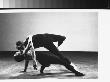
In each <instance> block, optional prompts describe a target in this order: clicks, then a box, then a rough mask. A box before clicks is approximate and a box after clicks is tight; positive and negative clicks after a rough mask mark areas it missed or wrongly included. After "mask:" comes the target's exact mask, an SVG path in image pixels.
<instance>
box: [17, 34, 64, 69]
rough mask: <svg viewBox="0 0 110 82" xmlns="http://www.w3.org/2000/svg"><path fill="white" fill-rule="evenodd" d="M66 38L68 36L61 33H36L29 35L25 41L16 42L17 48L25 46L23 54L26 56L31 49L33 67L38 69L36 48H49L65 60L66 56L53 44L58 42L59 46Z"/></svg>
mask: <svg viewBox="0 0 110 82" xmlns="http://www.w3.org/2000/svg"><path fill="white" fill-rule="evenodd" d="M65 39H66V37H65V36H61V35H54V34H47V33H45V34H36V35H30V36H28V37H27V38H26V40H25V41H24V42H22V41H18V42H17V43H16V46H17V49H18V48H20V47H22V49H23V48H24V49H23V50H22V54H24V56H25V55H26V53H27V52H28V51H29V50H30V51H31V53H32V59H33V67H34V69H36V70H37V61H36V55H35V50H34V49H36V48H39V47H44V48H46V49H48V50H49V51H50V52H51V53H53V55H56V56H58V57H60V58H61V59H62V60H63V59H65V58H64V57H63V56H62V55H61V53H60V52H59V50H58V49H57V47H56V46H55V45H54V44H53V42H58V46H60V45H61V44H62V43H63V41H64V40H65ZM28 48H29V49H28ZM63 61H64V60H63ZM65 62H66V61H65Z"/></svg>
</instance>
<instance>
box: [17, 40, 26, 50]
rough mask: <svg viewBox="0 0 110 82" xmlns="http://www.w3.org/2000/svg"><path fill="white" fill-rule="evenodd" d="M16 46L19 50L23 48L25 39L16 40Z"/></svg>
mask: <svg viewBox="0 0 110 82" xmlns="http://www.w3.org/2000/svg"><path fill="white" fill-rule="evenodd" d="M16 48H17V49H18V50H23V49H24V42H23V41H17V42H16Z"/></svg>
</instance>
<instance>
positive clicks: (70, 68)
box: [65, 64, 84, 76]
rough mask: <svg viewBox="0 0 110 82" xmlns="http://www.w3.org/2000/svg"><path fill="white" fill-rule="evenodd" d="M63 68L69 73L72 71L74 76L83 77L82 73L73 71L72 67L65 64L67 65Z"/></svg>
mask: <svg viewBox="0 0 110 82" xmlns="http://www.w3.org/2000/svg"><path fill="white" fill-rule="evenodd" d="M65 67H66V68H67V69H68V70H70V71H72V72H73V73H75V75H76V76H84V74H83V73H80V72H79V71H77V70H75V69H74V67H73V66H72V65H69V64H67V65H65Z"/></svg>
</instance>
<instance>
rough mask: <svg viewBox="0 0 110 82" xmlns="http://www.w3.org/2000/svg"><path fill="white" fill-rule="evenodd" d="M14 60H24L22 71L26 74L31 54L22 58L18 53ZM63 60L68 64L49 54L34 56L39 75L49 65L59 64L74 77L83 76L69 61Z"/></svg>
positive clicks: (38, 53) (39, 53)
mask: <svg viewBox="0 0 110 82" xmlns="http://www.w3.org/2000/svg"><path fill="white" fill-rule="evenodd" d="M14 58H15V60H16V61H19V62H20V61H23V60H25V68H24V71H25V72H26V70H27V67H28V64H29V61H30V60H32V56H31V53H30V52H28V53H27V55H26V56H25V57H23V56H22V55H20V53H18V54H17V55H16V56H14ZM65 59H66V60H65V61H67V62H68V63H65V61H64V60H62V59H61V58H60V57H58V56H56V55H51V54H46V53H41V52H37V55H36V60H37V61H38V62H39V63H40V64H41V68H40V73H44V72H43V71H44V69H45V68H46V67H49V66H50V65H51V64H59V65H63V66H65V67H66V68H67V69H68V70H70V71H71V72H73V73H75V75H76V76H84V74H83V73H81V72H79V71H78V70H76V69H75V67H74V64H72V63H71V62H70V60H68V59H67V58H65Z"/></svg>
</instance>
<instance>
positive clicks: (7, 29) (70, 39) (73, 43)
mask: <svg viewBox="0 0 110 82" xmlns="http://www.w3.org/2000/svg"><path fill="white" fill-rule="evenodd" d="M0 15H1V14H0ZM0 22H1V23H0V27H2V28H0V30H1V39H2V40H1V41H0V42H1V44H2V46H1V47H0V50H1V51H2V50H6V51H7V50H16V49H15V42H16V41H17V40H24V39H25V38H26V36H27V35H28V34H37V33H54V34H60V35H64V36H66V37H67V39H66V40H65V41H64V43H63V44H62V45H61V46H60V47H59V49H60V50H61V51H98V13H97V12H33V13H30V12H19V13H5V14H2V16H1V19H0ZM38 50H45V49H44V48H40V49H38Z"/></svg>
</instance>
